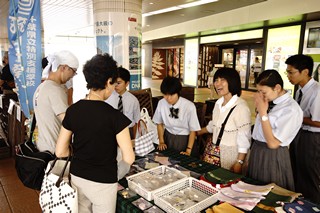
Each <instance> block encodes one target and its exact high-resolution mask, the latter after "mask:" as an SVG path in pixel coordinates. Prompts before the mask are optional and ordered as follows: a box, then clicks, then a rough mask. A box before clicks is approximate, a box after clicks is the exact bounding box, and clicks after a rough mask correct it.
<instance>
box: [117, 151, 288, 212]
mask: <svg viewBox="0 0 320 213" xmlns="http://www.w3.org/2000/svg"><path fill="white" fill-rule="evenodd" d="M161 153H162V154H163V155H165V156H167V157H170V159H173V160H176V161H179V163H178V164H179V165H180V166H182V167H184V168H186V169H188V170H190V171H193V172H196V173H199V174H202V175H203V174H205V173H207V172H209V171H212V170H215V169H218V168H219V167H217V166H214V165H212V164H209V163H206V162H203V161H201V160H199V159H197V158H194V157H190V156H186V155H181V154H179V153H177V152H175V151H173V150H165V151H161ZM226 171H227V170H226ZM241 180H242V181H244V182H247V183H251V184H256V185H260V184H264V183H261V182H259V181H256V180H253V179H251V178H248V177H243V178H241ZM119 183H120V184H121V185H122V186H123V187H125V188H127V187H128V183H127V180H126V179H125V178H123V179H122V180H120V181H119ZM139 198H140V196H139V195H137V196H135V197H131V198H129V199H126V198H123V197H122V196H121V195H119V194H118V196H117V212H119V213H131V212H132V213H136V212H143V211H141V210H140V209H139V208H137V207H136V206H134V205H133V204H132V203H131V202H132V201H134V200H137V199H139ZM290 199H291V197H290V196H281V195H278V194H275V193H272V192H270V193H269V194H268V195H267V197H266V199H265V200H262V201H261V204H262V205H260V206H257V207H255V208H254V209H253V211H252V212H256V213H269V212H270V213H272V212H273V211H272V209H270V210H264V209H262V208H260V207H261V206H262V207H263V206H264V205H266V206H272V207H275V206H277V205H276V201H285V202H288V201H289V200H290ZM151 203H153V202H151ZM203 212H204V211H203Z"/></svg>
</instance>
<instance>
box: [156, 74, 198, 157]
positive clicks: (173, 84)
mask: <svg viewBox="0 0 320 213" xmlns="http://www.w3.org/2000/svg"><path fill="white" fill-rule="evenodd" d="M181 89H182V85H181V83H180V80H179V79H178V78H174V77H166V78H164V79H163V81H162V83H161V86H160V90H161V92H162V93H163V97H164V98H163V99H161V100H160V101H159V103H158V106H157V109H156V112H155V114H154V116H153V121H154V122H155V123H156V124H157V128H158V136H159V146H158V149H159V150H165V149H167V148H169V149H174V150H176V151H178V152H180V153H181V154H185V155H190V154H191V151H192V148H193V144H194V140H195V136H196V131H199V130H200V129H201V128H200V124H199V120H198V117H197V110H196V107H195V105H194V103H192V102H191V101H189V100H187V99H185V98H183V97H180V91H181Z"/></svg>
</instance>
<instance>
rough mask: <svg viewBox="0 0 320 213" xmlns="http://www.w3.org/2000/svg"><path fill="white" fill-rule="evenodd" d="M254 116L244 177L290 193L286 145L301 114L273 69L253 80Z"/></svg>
mask: <svg viewBox="0 0 320 213" xmlns="http://www.w3.org/2000/svg"><path fill="white" fill-rule="evenodd" d="M256 84H257V89H258V92H257V93H256V94H255V97H254V98H255V106H256V109H257V117H256V121H255V125H254V129H253V133H252V138H253V140H254V141H253V145H252V148H251V153H250V159H249V168H248V175H249V177H251V178H253V179H256V180H259V181H262V182H264V183H276V184H277V185H278V186H281V187H283V188H286V189H289V190H294V181H293V174H292V169H291V162H290V155H289V149H288V146H289V145H290V143H291V142H292V140H293V139H294V137H295V135H296V134H297V133H298V131H299V129H300V127H301V123H302V119H303V113H302V110H301V108H300V107H299V105H298V103H297V102H296V101H295V100H294V99H293V98H292V97H291V95H290V94H289V93H288V92H287V91H286V90H284V89H283V80H282V78H281V76H280V74H279V73H278V71H276V70H266V71H264V72H262V73H261V74H260V75H259V76H258V78H257V81H256Z"/></svg>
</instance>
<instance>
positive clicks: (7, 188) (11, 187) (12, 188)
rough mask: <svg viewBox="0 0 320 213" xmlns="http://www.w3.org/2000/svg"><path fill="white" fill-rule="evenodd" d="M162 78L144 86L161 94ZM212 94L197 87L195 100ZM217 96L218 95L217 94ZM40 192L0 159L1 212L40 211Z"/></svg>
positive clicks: (144, 82) (249, 95)
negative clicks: (27, 185) (29, 185)
mask: <svg viewBox="0 0 320 213" xmlns="http://www.w3.org/2000/svg"><path fill="white" fill-rule="evenodd" d="M160 84H161V80H151V79H150V78H143V79H142V88H152V95H153V96H161V92H160V89H159V88H160ZM209 96H210V90H209V89H208V88H199V89H195V101H198V102H205V100H207V99H208V97H209ZM242 97H243V98H244V99H245V100H246V101H247V102H248V104H249V107H250V109H251V111H252V118H254V110H253V104H254V102H253V93H252V92H247V91H244V92H243V94H242ZM215 98H217V96H216V95H215ZM38 198H39V192H38V191H36V190H32V189H29V188H26V187H24V186H23V184H22V183H21V182H20V180H19V179H18V177H17V174H16V171H15V168H14V159H13V158H7V159H1V160H0V213H38V212H39V213H40V212H41V209H40V207H39V202H38Z"/></svg>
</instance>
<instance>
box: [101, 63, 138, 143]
mask: <svg viewBox="0 0 320 213" xmlns="http://www.w3.org/2000/svg"><path fill="white" fill-rule="evenodd" d="M116 77H117V80H116V86H115V89H114V91H113V93H112V95H111V96H110V97H109V98H108V99H107V100H106V103H108V104H110V105H111V106H112V107H113V108H115V109H118V110H120V111H122V113H123V114H124V115H125V116H127V118H129V119H130V120H131V124H130V125H129V129H130V136H131V139H134V138H135V134H136V130H137V123H138V121H139V120H140V104H139V101H138V99H137V98H136V97H135V96H134V95H132V94H131V93H130V92H128V91H127V87H128V85H129V83H130V72H129V71H128V70H127V69H125V68H123V67H119V68H118V72H117V76H116ZM121 102H122V103H121Z"/></svg>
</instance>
